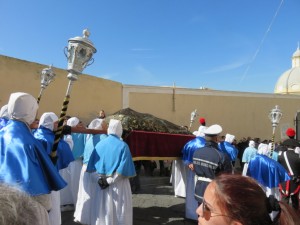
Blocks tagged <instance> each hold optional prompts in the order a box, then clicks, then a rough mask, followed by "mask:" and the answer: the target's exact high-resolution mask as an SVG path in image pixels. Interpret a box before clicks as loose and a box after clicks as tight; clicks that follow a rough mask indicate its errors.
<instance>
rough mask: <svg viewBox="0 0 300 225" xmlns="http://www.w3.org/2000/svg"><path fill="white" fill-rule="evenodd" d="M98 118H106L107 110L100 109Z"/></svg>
mask: <svg viewBox="0 0 300 225" xmlns="http://www.w3.org/2000/svg"><path fill="white" fill-rule="evenodd" d="M97 118H98V119H105V118H106V115H105V112H104V110H103V109H101V110H100V111H99V116H98V117H97Z"/></svg>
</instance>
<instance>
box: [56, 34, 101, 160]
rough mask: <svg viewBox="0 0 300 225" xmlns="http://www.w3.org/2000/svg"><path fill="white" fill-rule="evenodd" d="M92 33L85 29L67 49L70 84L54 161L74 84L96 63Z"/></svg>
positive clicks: (57, 131) (59, 124)
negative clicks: (91, 38) (91, 39)
mask: <svg viewBox="0 0 300 225" xmlns="http://www.w3.org/2000/svg"><path fill="white" fill-rule="evenodd" d="M89 35H90V32H89V31H88V30H87V29H85V30H83V37H74V38H70V39H69V41H68V42H69V44H68V47H65V55H66V57H67V58H68V68H67V70H68V72H69V74H68V76H67V78H68V79H69V84H68V88H67V92H66V96H65V99H64V102H63V105H62V109H61V112H60V117H59V121H58V126H57V130H56V132H55V140H54V144H53V149H52V152H51V157H52V159H56V150H57V146H58V142H59V140H60V138H61V134H62V130H63V124H64V118H65V115H66V113H67V109H68V104H69V101H70V93H71V87H72V85H73V82H74V81H76V80H77V79H78V75H80V74H81V72H82V71H83V69H84V68H85V67H87V66H89V65H91V64H92V63H93V62H94V59H93V58H92V56H93V54H94V53H96V52H97V50H96V48H95V47H94V45H93V43H92V42H91V41H90V40H89V39H88V37H89ZM66 51H67V53H66Z"/></svg>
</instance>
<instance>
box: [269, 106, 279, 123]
mask: <svg viewBox="0 0 300 225" xmlns="http://www.w3.org/2000/svg"><path fill="white" fill-rule="evenodd" d="M281 117H282V112H281V110H280V109H279V106H278V105H276V106H275V108H274V109H272V110H271V112H270V113H269V119H270V120H271V123H272V127H277V125H278V124H279V121H280V119H281Z"/></svg>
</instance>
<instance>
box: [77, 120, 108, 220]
mask: <svg viewBox="0 0 300 225" xmlns="http://www.w3.org/2000/svg"><path fill="white" fill-rule="evenodd" d="M88 128H89V129H95V130H104V128H105V122H104V119H94V120H92V122H91V123H90V124H89V126H88ZM106 137H107V135H106V134H88V135H87V136H86V143H85V147H84V153H83V165H82V169H81V173H80V179H79V188H78V196H77V202H76V207H75V212H74V221H75V222H79V223H81V224H91V209H92V207H93V206H92V205H91V201H92V198H93V197H94V192H95V188H97V187H98V185H92V182H91V173H88V172H86V168H87V164H88V162H89V159H90V157H91V154H92V153H93V151H94V150H95V146H96V144H98V143H99V142H100V141H101V140H103V139H104V138H106Z"/></svg>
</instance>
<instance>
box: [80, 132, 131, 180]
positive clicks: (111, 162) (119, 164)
mask: <svg viewBox="0 0 300 225" xmlns="http://www.w3.org/2000/svg"><path fill="white" fill-rule="evenodd" d="M86 171H87V172H93V171H97V173H99V174H101V175H105V176H111V175H113V174H114V173H117V174H120V175H122V176H124V177H133V176H135V175H136V174H135V168H134V163H133V161H132V157H131V152H130V150H129V147H128V145H127V144H126V143H125V142H124V141H122V140H120V139H119V138H118V137H117V136H115V135H111V134H110V135H108V137H107V138H105V139H103V140H102V141H100V142H99V143H98V144H97V145H96V149H95V151H94V152H93V153H92V155H91V157H90V160H89V162H88V166H87V170H86Z"/></svg>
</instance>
